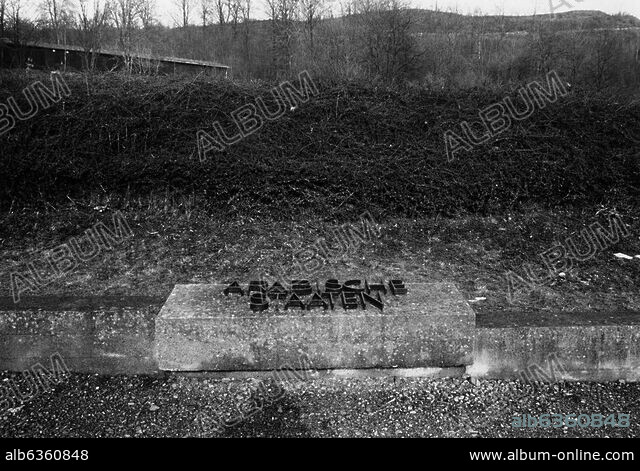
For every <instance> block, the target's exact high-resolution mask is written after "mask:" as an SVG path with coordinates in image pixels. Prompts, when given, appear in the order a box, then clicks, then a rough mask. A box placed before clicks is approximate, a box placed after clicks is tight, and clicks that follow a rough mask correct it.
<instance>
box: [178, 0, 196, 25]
mask: <svg viewBox="0 0 640 471" xmlns="http://www.w3.org/2000/svg"><path fill="white" fill-rule="evenodd" d="M175 5H176V7H177V8H178V14H179V15H180V18H179V19H178V20H176V19H175V18H174V21H175V23H176V24H177V25H178V26H181V27H182V28H186V27H187V26H189V22H190V21H191V10H192V7H193V0H175Z"/></svg>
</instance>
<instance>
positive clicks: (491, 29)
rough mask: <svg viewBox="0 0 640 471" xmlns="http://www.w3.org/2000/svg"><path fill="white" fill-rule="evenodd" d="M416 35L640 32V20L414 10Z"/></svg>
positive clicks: (594, 14)
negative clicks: (622, 29)
mask: <svg viewBox="0 0 640 471" xmlns="http://www.w3.org/2000/svg"><path fill="white" fill-rule="evenodd" d="M410 11H411V16H412V18H413V19H414V20H415V25H416V31H417V32H418V31H419V32H424V33H448V32H451V31H452V30H453V31H483V32H486V33H499V32H515V31H529V32H532V31H536V30H538V29H539V28H541V27H542V28H551V29H554V30H558V31H562V30H574V29H599V28H607V29H609V28H640V19H638V18H636V17H635V16H632V15H622V14H617V15H609V14H607V13H603V12H601V11H594V10H579V11H570V12H565V13H558V14H556V15H553V14H543V15H535V16H531V15H530V16H500V15H486V16H472V15H463V14H459V13H451V12H440V11H433V10H419V9H413V10H410Z"/></svg>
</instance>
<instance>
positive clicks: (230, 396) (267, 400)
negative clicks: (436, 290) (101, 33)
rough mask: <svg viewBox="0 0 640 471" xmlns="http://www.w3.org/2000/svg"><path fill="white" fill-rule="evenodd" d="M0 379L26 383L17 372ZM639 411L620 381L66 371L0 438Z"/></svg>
mask: <svg viewBox="0 0 640 471" xmlns="http://www.w3.org/2000/svg"><path fill="white" fill-rule="evenodd" d="M0 384H1V385H4V386H8V385H11V384H13V385H14V386H15V387H16V388H17V389H18V390H19V391H23V392H25V391H27V390H28V387H27V385H26V384H25V379H24V378H23V377H22V376H21V375H20V374H15V373H0ZM524 413H528V414H532V415H540V414H545V413H546V414H549V413H561V414H581V413H583V414H595V413H600V414H607V415H608V414H613V413H628V414H630V427H628V428H620V427H611V426H606V427H603V428H580V427H576V428H567V427H564V428H515V427H513V426H512V425H511V424H512V419H511V418H512V416H514V415H521V414H524ZM638 417H640V385H639V384H631V383H622V382H612V383H606V384H602V383H581V382H575V383H557V384H536V385H532V384H525V383H523V382H520V381H504V380H491V381H489V380H481V381H478V382H477V384H472V382H471V381H470V380H468V379H462V378H445V379H426V378H418V379H417V378H411V379H409V378H402V379H401V378H396V379H394V378H392V377H387V378H358V379H344V378H340V379H338V378H329V377H322V378H320V377H317V376H315V375H314V374H310V375H308V376H306V377H304V378H299V377H290V378H289V380H288V381H286V382H282V381H280V380H279V381H276V380H274V379H261V380H258V379H242V380H231V379H218V378H216V379H212V378H206V377H186V376H180V375H167V376H165V377H149V376H100V375H86V374H72V375H69V376H68V377H67V378H64V379H63V381H62V382H61V383H60V384H58V385H57V386H55V387H53V388H50V389H48V390H47V389H45V390H41V391H38V392H37V393H36V394H34V395H33V397H32V399H31V400H29V401H27V402H25V403H22V404H14V407H13V408H11V409H9V410H5V411H4V412H3V413H2V415H0V436H2V437H219V436H220V437H222V436H232V437H255V436H259V437H309V436H312V437H378V436H387V437H389V436H391V437H414V436H421V437H556V436H560V437H636V436H638V435H639V434H638V430H639V427H640V425H639V423H638ZM225 420H226V421H227V423H226V425H223V423H224V421H225Z"/></svg>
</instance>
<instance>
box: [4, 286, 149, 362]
mask: <svg viewBox="0 0 640 471" xmlns="http://www.w3.org/2000/svg"><path fill="white" fill-rule="evenodd" d="M51 301H52V302H49V300H48V299H47V298H43V299H40V300H37V301H34V300H33V299H28V300H26V301H25V303H24V307H23V306H22V303H21V305H19V306H20V309H23V310H17V309H16V306H13V308H14V310H7V309H8V306H7V304H6V303H2V302H0V309H2V311H0V368H1V369H4V370H12V371H24V370H26V369H28V368H30V367H31V366H32V365H34V364H36V363H41V364H43V365H47V364H48V359H49V358H50V357H51V355H53V354H59V355H60V356H61V357H62V358H63V359H64V362H65V364H66V365H67V367H68V368H69V369H70V370H71V371H76V372H91V373H104V374H119V373H126V374H136V373H144V374H152V373H156V372H157V371H158V369H157V363H156V360H155V358H154V354H153V347H154V329H155V317H156V315H157V313H158V311H159V310H160V307H161V303H158V302H157V301H159V300H157V299H156V300H155V302H156V304H148V303H149V302H150V301H151V300H150V299H148V298H145V299H143V300H140V299H136V298H128V301H129V302H126V301H127V300H125V302H120V303H118V302H116V301H115V300H113V299H106V300H105V299H98V298H58V299H57V300H51ZM38 302H39V303H40V306H41V307H42V309H38V310H35V309H33V306H34V305H36V304H38ZM127 304H129V305H127ZM132 304H133V306H132ZM135 304H138V305H137V306H136V305H135ZM107 305H109V307H107ZM62 307H65V308H66V309H68V310H60V309H61V308H62ZM27 308H29V309H28V310H25V309H27Z"/></svg>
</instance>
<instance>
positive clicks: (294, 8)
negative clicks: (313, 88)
mask: <svg viewBox="0 0 640 471" xmlns="http://www.w3.org/2000/svg"><path fill="white" fill-rule="evenodd" d="M266 3H267V8H268V11H267V13H268V14H269V20H270V21H271V48H272V57H273V69H274V70H273V72H274V73H275V74H278V73H279V72H285V73H288V72H289V71H290V70H291V56H292V38H293V35H294V32H295V30H294V21H295V20H296V19H297V16H298V0H266Z"/></svg>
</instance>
